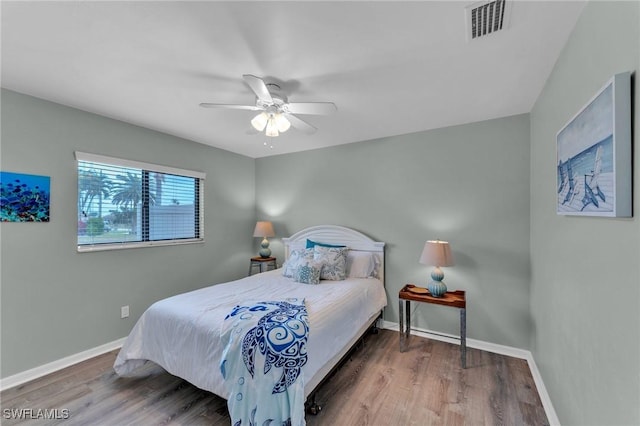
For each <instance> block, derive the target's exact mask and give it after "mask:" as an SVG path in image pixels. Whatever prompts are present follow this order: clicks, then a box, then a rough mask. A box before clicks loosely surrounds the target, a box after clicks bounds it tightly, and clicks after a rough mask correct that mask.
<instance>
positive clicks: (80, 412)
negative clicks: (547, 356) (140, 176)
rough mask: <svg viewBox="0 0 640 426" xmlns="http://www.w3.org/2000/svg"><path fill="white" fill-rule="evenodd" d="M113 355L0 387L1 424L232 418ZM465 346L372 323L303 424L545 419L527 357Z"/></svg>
mask: <svg viewBox="0 0 640 426" xmlns="http://www.w3.org/2000/svg"><path fill="white" fill-rule="evenodd" d="M116 355H117V351H114V352H110V353H107V354H104V355H101V356H98V357H96V358H93V359H90V360H87V361H85V362H82V363H80V364H77V365H74V366H72V367H69V368H66V369H64V370H61V371H58V372H56V373H53V374H50V375H48V376H45V377H42V378H39V379H37V380H34V381H32V382H29V383H26V384H24V385H21V386H18V387H15V388H12V389H7V390H6V391H4V392H2V393H1V394H0V399H1V403H0V405H1V407H2V411H1V412H2V417H1V419H0V421H1V423H2V425H15V424H20V425H45V424H47V425H55V424H62V425H65V426H66V425H229V424H230V420H229V416H228V413H227V407H226V401H225V400H223V399H221V398H219V397H217V396H215V395H213V394H211V393H209V392H206V391H203V390H200V389H198V388H196V387H194V386H192V385H190V384H189V383H187V382H185V381H184V380H181V379H179V378H177V377H174V376H171V375H169V374H168V373H166V372H164V371H163V370H162V369H160V368H159V367H152V366H150V368H148V373H149V375H148V376H147V377H144V378H135V379H131V378H127V379H124V378H119V377H118V376H117V375H116V374H115V373H114V371H113V368H112V365H113V362H114V360H115V357H116ZM467 356H468V358H467V368H466V369H462V368H461V367H460V356H459V352H458V346H456V345H452V344H449V343H443V342H439V341H435V340H429V339H425V338H420V337H416V336H412V337H411V341H410V346H409V349H408V351H407V352H404V353H400V352H399V350H398V333H397V332H394V331H390V330H380V332H379V334H377V335H370V336H368V337H367V338H366V339H365V341H364V344H362V345H361V346H360V347H358V348H357V350H355V351H354V353H353V354H352V356H351V359H350V360H349V361H347V362H346V363H345V364H344V366H343V367H342V368H341V369H340V370H338V371H337V372H336V373H335V374H334V376H333V377H332V378H331V379H330V380H329V381H328V382H327V383H326V384H325V385H323V386H322V387H321V388H320V389H319V390H318V393H317V396H316V400H317V402H318V403H319V404H320V405H322V411H321V412H320V413H319V414H318V415H317V416H312V415H309V414H308V415H307V416H306V420H307V424H308V425H310V426H316V425H332V426H333V425H373V426H378V425H379V426H385V425H394V426H395V425H403V426H404V425H536V426H538V425H546V424H548V421H547V417H546V415H545V412H544V409H543V407H542V403H541V401H540V398H539V396H538V392H537V390H536V387H535V384H534V381H533V378H532V376H531V373H530V370H529V367H528V365H527V362H526V361H525V360H522V359H517V358H511V357H507V356H504V355H497V354H493V353H490V352H484V351H480V350H476V349H472V348H469V349H467ZM45 409H47V410H50V411H48V412H43V411H39V410H45ZM21 410H22V411H21ZM25 410H30V411H25ZM51 410H53V411H51ZM17 414H22V415H23V417H24V416H26V417H40V418H39V419H31V420H29V419H27V420H25V419H16V418H14V417H15V416H16V415H17ZM46 416H49V417H57V419H55V418H54V419H49V420H43V417H46Z"/></svg>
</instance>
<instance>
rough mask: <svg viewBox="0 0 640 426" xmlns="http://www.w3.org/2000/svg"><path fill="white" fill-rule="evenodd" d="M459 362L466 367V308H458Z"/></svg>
mask: <svg viewBox="0 0 640 426" xmlns="http://www.w3.org/2000/svg"><path fill="white" fill-rule="evenodd" d="M460 363H461V364H462V368H467V310H466V309H465V308H461V309H460Z"/></svg>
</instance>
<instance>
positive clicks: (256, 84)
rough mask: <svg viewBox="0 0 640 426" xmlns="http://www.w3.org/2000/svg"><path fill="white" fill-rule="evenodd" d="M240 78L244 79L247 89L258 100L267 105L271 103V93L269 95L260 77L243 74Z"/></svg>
mask: <svg viewBox="0 0 640 426" xmlns="http://www.w3.org/2000/svg"><path fill="white" fill-rule="evenodd" d="M242 78H244V81H246V82H247V84H248V85H249V87H251V90H253V92H254V93H255V94H256V96H257V97H258V99H260V100H261V101H263V102H267V103H269V104H272V103H273V98H272V97H271V93H269V89H267V85H266V84H264V81H263V80H262V79H261V78H260V77H256V76H255V75H251V74H244V75H243V76H242Z"/></svg>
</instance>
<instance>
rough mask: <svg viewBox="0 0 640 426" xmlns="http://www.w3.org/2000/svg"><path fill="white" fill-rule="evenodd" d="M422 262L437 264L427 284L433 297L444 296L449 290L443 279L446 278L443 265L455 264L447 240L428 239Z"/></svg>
mask: <svg viewBox="0 0 640 426" xmlns="http://www.w3.org/2000/svg"><path fill="white" fill-rule="evenodd" d="M420 263H423V264H425V265H432V266H435V268H434V269H433V271H432V272H431V279H432V280H433V281H431V282H430V283H429V284H427V289H429V293H431V295H432V296H433V297H442V296H444V294H445V293H446V292H447V286H446V284H445V283H444V282H443V281H442V280H443V279H444V272H442V270H441V269H440V267H441V266H453V256H452V255H451V248H450V247H449V243H448V242H446V241H440V240H435V241H427V242H426V243H425V244H424V249H423V250H422V255H421V256H420Z"/></svg>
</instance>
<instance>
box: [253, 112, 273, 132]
mask: <svg viewBox="0 0 640 426" xmlns="http://www.w3.org/2000/svg"><path fill="white" fill-rule="evenodd" d="M268 119H269V116H268V115H267V113H266V112H261V113H260V114H258V115H256V116H255V117H253V119H252V120H251V125H252V126H253V128H254V129H256V130H257V131H259V132H261V131H263V130H264V128H265V126H266V125H267V121H268Z"/></svg>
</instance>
